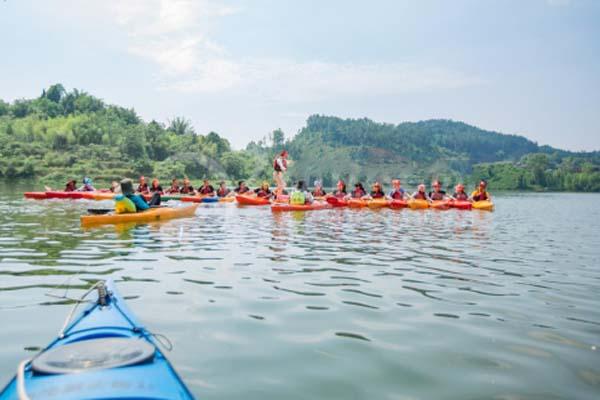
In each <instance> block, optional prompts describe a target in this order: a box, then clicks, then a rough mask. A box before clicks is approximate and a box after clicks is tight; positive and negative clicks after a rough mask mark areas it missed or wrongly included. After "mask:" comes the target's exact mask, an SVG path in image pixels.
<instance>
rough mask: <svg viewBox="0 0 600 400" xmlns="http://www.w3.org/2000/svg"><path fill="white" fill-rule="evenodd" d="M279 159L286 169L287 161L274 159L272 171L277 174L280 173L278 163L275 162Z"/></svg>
mask: <svg viewBox="0 0 600 400" xmlns="http://www.w3.org/2000/svg"><path fill="white" fill-rule="evenodd" d="M280 158H281V163H282V164H283V166H284V167H285V168H287V160H286V159H285V158H282V157H276V158H275V159H274V160H273V169H274V170H275V171H277V172H281V167H280V166H279V163H278V162H277V161H278V160H279V159H280Z"/></svg>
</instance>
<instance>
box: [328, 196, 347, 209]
mask: <svg viewBox="0 0 600 400" xmlns="http://www.w3.org/2000/svg"><path fill="white" fill-rule="evenodd" d="M326 200H327V203H329V204H330V205H331V206H332V207H335V208H337V207H348V202H347V201H346V200H344V199H338V198H337V197H327V198H326Z"/></svg>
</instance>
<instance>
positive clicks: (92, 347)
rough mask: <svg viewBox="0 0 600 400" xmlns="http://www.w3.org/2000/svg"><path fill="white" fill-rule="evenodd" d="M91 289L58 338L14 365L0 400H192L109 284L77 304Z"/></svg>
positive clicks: (155, 339) (156, 340)
mask: <svg viewBox="0 0 600 400" xmlns="http://www.w3.org/2000/svg"><path fill="white" fill-rule="evenodd" d="M94 291H96V293H97V300H96V301H94V302H93V303H92V304H90V305H89V306H88V307H87V308H86V309H84V310H83V311H82V312H80V314H79V315H78V316H77V317H75V318H73V315H74V313H75V310H76V308H77V305H78V304H79V303H76V304H75V306H74V307H73V309H72V310H71V312H70V313H69V315H68V316H67V319H66V321H65V324H64V325H63V328H62V329H61V331H60V332H59V335H58V337H57V338H56V339H55V340H54V341H52V342H51V343H50V344H49V345H48V346H47V347H46V348H45V349H44V350H42V351H41V352H40V353H38V354H37V355H36V356H34V357H33V358H32V359H30V360H24V361H23V362H21V363H20V364H19V368H18V371H17V374H16V376H15V377H14V378H13V379H12V380H11V381H10V382H9V383H8V385H7V386H6V387H5V388H4V389H2V390H0V399H2V400H4V399H15V398H18V399H23V400H24V399H29V398H30V396H31V398H34V399H38V398H44V399H70V400H74V399H81V398H98V399H108V398H110V399H132V398H148V399H159V398H160V399H163V398H174V399H193V398H194V397H193V395H192V394H191V392H190V391H189V389H188V388H187V387H186V386H185V384H184V383H183V381H182V380H181V378H180V377H179V375H178V374H177V372H176V371H175V370H174V369H173V367H172V366H171V364H170V363H169V361H168V359H167V358H166V356H165V355H164V354H163V352H162V351H161V350H160V348H159V346H158V344H161V345H164V343H163V342H162V341H161V340H160V337H161V336H162V335H158V334H154V333H152V332H150V331H148V330H147V329H146V328H144V326H143V325H141V324H140V323H139V322H137V320H136V318H135V316H134V315H133V314H132V313H131V311H130V310H129V309H128V308H127V305H126V304H125V303H124V301H123V300H122V298H121V297H120V296H119V295H118V293H117V292H116V290H115V287H114V284H113V282H112V281H111V280H107V281H106V282H105V281H99V282H98V283H96V284H95V285H93V286H92V287H91V288H90V289H89V290H88V291H87V292H86V293H85V294H84V295H83V296H82V297H81V299H80V302H81V301H82V300H83V299H84V298H85V297H86V296H88V295H89V294H90V293H92V292H94ZM162 337H164V336H162ZM167 341H168V339H167ZM164 346H165V348H166V349H167V350H170V347H172V346H171V344H170V342H168V344H167V345H164Z"/></svg>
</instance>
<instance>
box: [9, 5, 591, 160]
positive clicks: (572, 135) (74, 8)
mask: <svg viewBox="0 0 600 400" xmlns="http://www.w3.org/2000/svg"><path fill="white" fill-rule="evenodd" d="M0 50H1V52H0V57H1V58H0V98H2V99H4V100H9V101H12V100H14V99H16V98H23V97H24V98H30V97H34V96H38V95H39V94H40V93H41V90H42V88H44V87H47V86H49V85H50V84H53V83H56V82H61V83H63V85H64V86H65V87H66V88H67V89H69V90H70V89H72V88H79V89H83V90H85V91H87V92H89V93H91V94H93V95H96V96H98V97H100V98H102V99H104V100H105V101H106V102H109V103H115V104H118V105H121V106H124V107H133V108H135V109H136V111H137V112H138V113H139V114H140V115H141V116H142V117H143V118H144V119H146V120H150V119H156V120H158V121H161V122H165V121H167V120H168V119H169V118H173V117H175V116H185V117H187V118H189V119H190V120H191V121H192V122H193V124H194V126H195V128H196V131H197V132H198V133H207V132H208V131H210V130H214V131H216V132H218V133H219V134H221V135H223V136H225V137H227V138H228V139H229V140H230V141H231V142H232V143H233V145H234V146H235V147H237V148H241V147H243V146H245V145H246V143H248V142H249V141H250V140H253V139H259V138H261V137H262V136H264V135H265V134H267V133H268V132H270V131H272V130H273V129H275V128H282V129H283V130H284V131H285V132H286V134H288V135H291V134H294V133H296V132H297V131H298V129H300V128H301V127H302V126H303V125H304V123H305V121H306V118H307V117H308V116H309V115H310V114H315V113H319V114H326V115H336V116H340V117H352V118H361V117H368V118H371V119H373V120H376V121H381V122H389V123H400V122H403V121H416V120H422V119H429V118H451V119H454V120H461V121H465V122H467V123H470V124H473V125H476V126H479V127H482V128H484V129H490V130H497V131H500V132H504V133H518V134H522V135H525V136H527V137H529V138H531V139H532V140H535V141H537V142H538V143H540V144H550V145H552V146H557V147H561V148H567V149H571V150H598V149H600V1H595V0H520V1H508V0H498V1H482V0H472V1H448V0H438V1H434V0H431V1H429V0H418V1H416V0H415V1H399V0H389V1H386V0H381V1H378V0H372V1H364V0H339V1H338V0H319V1H317V0H315V1H313V0H293V1H292V0H246V1H244V0H223V1H218V0H114V1H109V0H73V1H67V0H52V1H43V0H37V1H34V0H0Z"/></svg>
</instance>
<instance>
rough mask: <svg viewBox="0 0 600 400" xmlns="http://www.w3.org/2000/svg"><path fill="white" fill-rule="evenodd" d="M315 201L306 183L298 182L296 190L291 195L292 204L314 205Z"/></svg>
mask: <svg viewBox="0 0 600 400" xmlns="http://www.w3.org/2000/svg"><path fill="white" fill-rule="evenodd" d="M313 201H314V199H313V196H312V194H311V193H310V192H309V191H308V190H307V189H306V183H305V182H304V181H298V184H297V185H296V189H295V190H294V191H293V192H292V194H291V195H290V204H292V205H303V204H312V203H313Z"/></svg>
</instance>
